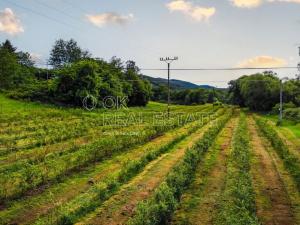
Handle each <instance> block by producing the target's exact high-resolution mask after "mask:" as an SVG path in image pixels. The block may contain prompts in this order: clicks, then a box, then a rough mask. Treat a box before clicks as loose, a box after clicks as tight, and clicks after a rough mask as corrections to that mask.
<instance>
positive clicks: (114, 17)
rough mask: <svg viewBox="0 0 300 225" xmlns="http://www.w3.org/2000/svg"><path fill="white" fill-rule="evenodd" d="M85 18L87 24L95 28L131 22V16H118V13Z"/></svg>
mask: <svg viewBox="0 0 300 225" xmlns="http://www.w3.org/2000/svg"><path fill="white" fill-rule="evenodd" d="M86 18H87V19H88V21H89V22H91V23H92V24H93V25H95V26H97V27H104V26H106V25H109V24H113V25H126V24H127V23H128V22H130V21H131V20H133V18H134V16H133V14H129V15H126V16H124V15H120V14H118V13H114V12H109V13H102V14H96V15H86Z"/></svg>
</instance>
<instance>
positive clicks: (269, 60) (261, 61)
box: [238, 56, 287, 68]
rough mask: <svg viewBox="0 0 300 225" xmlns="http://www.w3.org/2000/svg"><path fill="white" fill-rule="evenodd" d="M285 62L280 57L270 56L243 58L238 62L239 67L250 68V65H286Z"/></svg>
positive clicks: (262, 66)
mask: <svg viewBox="0 0 300 225" xmlns="http://www.w3.org/2000/svg"><path fill="white" fill-rule="evenodd" d="M286 65H287V62H286V60H284V59H281V58H275V57H272V56H257V57H254V58H250V59H247V60H244V61H242V62H240V63H239V64H238V67H240V68H249V67H250V68H251V67H261V68H264V67H280V66H286Z"/></svg>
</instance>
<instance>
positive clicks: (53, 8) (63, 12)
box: [35, 0, 81, 22]
mask: <svg viewBox="0 0 300 225" xmlns="http://www.w3.org/2000/svg"><path fill="white" fill-rule="evenodd" d="M35 2H36V3H37V4H39V5H42V6H44V7H46V8H48V9H52V10H54V11H56V12H59V13H61V14H63V15H64V16H67V17H69V18H71V19H73V20H76V21H78V18H76V17H74V16H72V15H70V14H68V13H66V12H65V11H63V10H60V9H58V8H55V7H53V6H51V5H48V4H46V3H44V2H41V1H39V0H35ZM80 22H81V21H80Z"/></svg>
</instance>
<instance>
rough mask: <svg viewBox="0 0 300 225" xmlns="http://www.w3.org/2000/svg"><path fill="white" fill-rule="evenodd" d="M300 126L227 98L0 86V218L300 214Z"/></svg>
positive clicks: (86, 220)
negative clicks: (139, 97) (93, 104)
mask: <svg viewBox="0 0 300 225" xmlns="http://www.w3.org/2000/svg"><path fill="white" fill-rule="evenodd" d="M299 133H300V128H299V124H298V125H295V124H289V123H284V124H283V126H282V127H277V126H276V124H275V121H274V118H272V117H269V116H262V115H259V114H254V113H250V112H247V111H244V110H242V109H239V108H236V107H232V106H221V105H219V106H213V105H209V104H206V105H199V106H177V105H173V106H171V114H170V118H169V119H168V118H167V114H166V105H164V104H161V103H155V102H150V103H149V104H148V106H147V107H145V108H138V107H136V108H129V109H120V110H94V111H87V110H83V109H72V108H58V107H53V106H50V105H42V104H38V103H26V102H18V101H14V100H10V99H7V98H6V97H4V96H1V95H0V224H36V225H38V224H40V225H42V224H49V225H50V224H61V225H62V224H65V225H67V224H103V225H104V224H105V225H117V224H129V225H141V224H144V225H146V224H149V225H150V224H177V225H192V224H203V225H204V224H205V225H207V224H208V225H209V224H217V225H223V224H224V225H225V224H226V225H248V224H251V225H252V224H267V225H269V224H270V225H271V224H274V225H275V224H276V225H277V224H278V225H292V224H300V138H299Z"/></svg>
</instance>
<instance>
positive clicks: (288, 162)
mask: <svg viewBox="0 0 300 225" xmlns="http://www.w3.org/2000/svg"><path fill="white" fill-rule="evenodd" d="M255 121H256V123H257V125H258V126H259V128H260V130H261V132H262V133H263V135H264V136H265V137H267V138H268V140H269V141H270V142H271V144H272V146H273V148H274V149H275V150H276V152H277V154H278V155H279V157H280V158H281V159H282V161H283V163H284V166H285V168H286V169H287V171H288V172H289V173H290V174H291V176H292V177H293V179H294V181H295V183H296V185H297V188H298V190H299V191H300V161H299V159H298V158H297V157H296V156H295V155H294V154H293V153H292V152H291V151H290V150H289V148H288V146H287V145H286V144H285V143H284V141H283V140H282V139H281V138H280V137H279V135H278V133H277V132H276V130H275V129H274V128H273V127H272V126H271V125H270V124H269V123H268V122H267V120H264V119H262V118H259V117H255Z"/></svg>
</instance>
